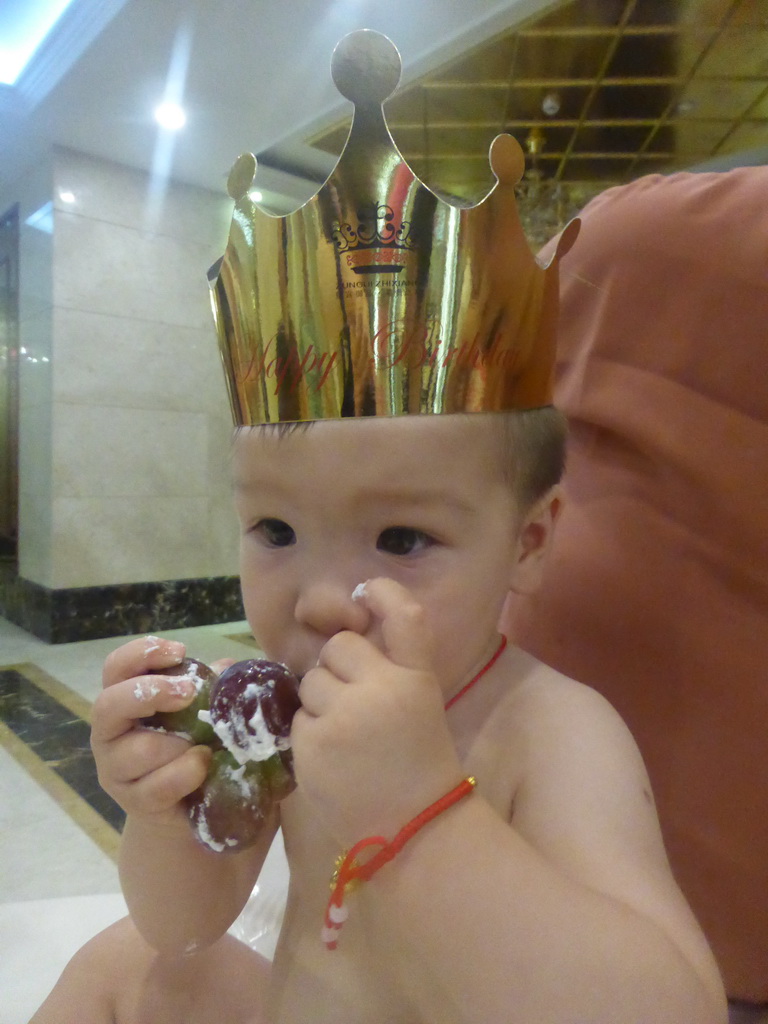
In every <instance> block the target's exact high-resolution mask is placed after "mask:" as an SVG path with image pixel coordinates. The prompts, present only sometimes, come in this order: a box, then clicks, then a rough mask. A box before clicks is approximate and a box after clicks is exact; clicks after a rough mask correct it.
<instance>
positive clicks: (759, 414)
mask: <svg viewBox="0 0 768 1024" xmlns="http://www.w3.org/2000/svg"><path fill="white" fill-rule="evenodd" d="M561 294H562V305H561V313H560V332H561V333H560V356H559V362H558V369H557V386H556V402H557V404H558V405H559V406H560V407H561V408H562V409H563V410H564V411H565V412H566V413H567V415H568V417H569V419H570V422H571V429H572V436H571V440H570V450H569V463H568V471H567V482H566V489H567V495H568V503H567V505H566V508H565V511H564V513H563V515H562V519H561V522H560V524H559V526H558V529H557V532H556V537H555V546H554V551H553V557H552V561H551V563H550V566H549V569H548V573H547V577H546V582H545V586H544V588H543V590H542V592H541V593H540V594H539V595H537V596H536V597H535V598H532V599H515V601H514V602H513V603H512V605H511V608H510V620H509V632H510V635H511V637H512V638H513V639H514V640H515V641H516V642H517V643H519V644H520V645H521V646H522V647H524V648H527V649H528V650H530V651H531V652H532V653H534V654H535V655H537V656H538V657H539V658H541V659H542V660H543V661H545V662H548V663H550V664H552V665H554V666H555V667H556V668H558V669H560V670H561V671H563V672H565V673H566V674H568V675H570V676H573V677H575V678H576V679H579V680H581V681H583V682H585V683H587V684H589V685H591V686H593V687H595V688H596V689H597V690H599V691H600V692H601V693H603V694H604V695H605V696H606V697H607V698H608V699H609V700H610V701H611V703H612V704H613V705H614V706H615V707H616V708H617V709H618V711H619V712H620V713H621V714H622V716H623V717H624V719H625V720H626V722H627V723H628V725H629V726H630V728H631V729H632V731H633V732H634V735H635V737H636V739H637V741H638V743H639V745H640V748H641V750H642V753H643V755H644V757H645V761H646V764H647V766H648V769H649V771H650V774H651V779H652V782H653V786H654V793H655V796H656V801H657V804H658V809H659V814H660V817H661V822H662V827H663V831H664V836H665V840H666V843H667V849H668V852H669V855H670V858H671V861H672V865H673V868H674V871H675V874H676V876H677V878H678V881H679V882H680V884H681V886H682V888H683V890H684V891H685V893H686V895H687V897H688V899H689V901H690V902H691V904H692V906H693V908H694V910H695V912H696V914H697V916H698V918H699V920H700V922H701V924H702V926H703V927H704V930H705V931H706V934H707V936H708V938H709V940H710V942H711V944H712V946H713V949H714V951H715V954H716V956H717V958H718V960H719V963H720V966H721V969H722V971H723V973H724V976H725V979H726V984H727V988H728V993H729V995H730V996H731V997H733V998H741V999H747V1000H751V1001H755V1002H759V1001H768V168H763V167H750V168H740V169H737V170H733V171H730V172H727V173H718V174H714V173H706V174H689V173H682V174H674V175H671V176H669V177H662V176H658V175H653V176H649V177H646V178H643V179H640V180H639V181H636V182H634V183H632V184H630V185H627V186H623V187H620V188H615V189H611V190H609V191H608V192H606V193H604V194H603V195H601V196H599V197H598V198H597V199H596V200H594V201H593V202H592V203H591V204H590V205H589V206H588V207H587V208H586V210H585V212H584V216H583V228H582V232H581V235H580V237H579V239H578V241H577V242H576V245H575V246H574V248H573V250H572V251H571V253H570V254H569V255H568V256H567V257H566V259H565V260H564V261H563V264H562V267H561Z"/></svg>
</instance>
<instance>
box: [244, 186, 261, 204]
mask: <svg viewBox="0 0 768 1024" xmlns="http://www.w3.org/2000/svg"><path fill="white" fill-rule="evenodd" d="M248 198H249V199H250V200H251V201H252V202H254V203H260V202H261V200H262V199H263V198H264V196H263V195H262V193H261V192H259V190H258V189H255V188H253V189H251V191H250V192H249V193H248Z"/></svg>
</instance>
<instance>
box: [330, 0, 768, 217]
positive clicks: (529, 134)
mask: <svg viewBox="0 0 768 1024" xmlns="http://www.w3.org/2000/svg"><path fill="white" fill-rule="evenodd" d="M387 117H388V120H389V123H390V127H391V129H392V134H393V135H394V137H395V140H396V142H397V144H398V146H399V147H400V149H401V150H402V152H403V155H404V156H405V157H406V159H407V160H408V161H409V163H411V165H412V166H413V168H414V170H415V171H416V172H417V173H418V174H419V175H420V176H421V177H422V178H424V180H425V181H426V182H427V184H430V185H432V186H433V187H435V188H439V189H442V190H443V191H445V192H448V193H453V194H455V195H458V196H462V197H464V198H468V199H473V200H474V199H477V198H479V196H480V195H482V194H483V193H484V192H485V191H486V190H487V189H488V187H489V186H490V185H491V184H492V177H491V174H490V170H489V167H488V158H487V153H488V147H489V145H490V143H491V141H492V139H493V138H494V137H495V136H496V135H497V134H498V133H499V132H501V131H508V132H511V133H512V134H513V135H515V136H516V137H517V139H518V140H519V141H520V143H521V145H522V146H523V147H524V148H525V149H527V151H528V153H529V160H528V164H529V169H531V170H532V173H533V178H532V181H533V184H534V185H537V183H538V182H541V181H544V182H550V183H565V184H568V185H569V187H571V189H572V190H574V189H575V191H576V192H578V190H579V188H581V189H582V190H583V192H584V194H587V195H588V193H589V191H590V188H591V190H592V192H593V193H594V192H595V191H598V190H599V189H600V188H603V187H605V186H606V185H609V184H611V183H614V182H616V183H618V182H622V181H628V180H631V179H633V178H636V177H639V176H640V175H642V174H646V173H649V172H651V171H666V172H668V171H672V170H675V169H679V168H685V167H689V166H692V165H695V164H699V163H702V162H704V161H706V160H708V159H710V158H713V157H723V156H724V155H727V154H735V153H738V152H740V151H741V150H744V149H753V148H757V147H762V146H767V147H768V0H570V2H567V3H559V4H556V5H554V6H553V7H551V8H550V9H548V10H547V12H546V13H545V14H544V15H543V16H542V17H540V18H538V19H535V20H532V21H528V22H526V23H524V24H522V25H518V26H515V27H514V28H510V29H509V30H508V31H507V32H505V33H504V34H503V35H502V36H500V37H498V38H496V39H493V40H491V41H490V42H487V43H485V44H483V45H482V46H480V47H478V48H477V49H475V50H473V51H471V52H470V53H467V54H465V55H463V56H462V57H461V58H460V59H458V60H456V61H454V62H452V63H451V64H449V65H447V66H445V67H443V68H440V69H438V70H437V71H433V72H431V73H430V74H428V75H426V76H424V77H423V78H421V79H420V80H418V81H416V82H412V83H410V84H409V85H408V86H407V87H406V88H405V89H403V91H402V92H401V93H400V94H398V95H397V96H396V97H395V98H394V100H392V101H391V102H390V103H389V104H388V105H387ZM347 130H348V123H345V124H343V125H336V126H333V127H331V128H329V129H328V130H327V131H325V132H323V133H322V134H321V135H319V136H317V137H316V138H314V139H312V140H310V141H311V142H312V143H313V144H314V145H316V146H318V147H319V148H321V149H323V150H326V151H329V152H333V153H339V152H340V151H341V148H342V146H343V144H344V140H345V138H346V134H347Z"/></svg>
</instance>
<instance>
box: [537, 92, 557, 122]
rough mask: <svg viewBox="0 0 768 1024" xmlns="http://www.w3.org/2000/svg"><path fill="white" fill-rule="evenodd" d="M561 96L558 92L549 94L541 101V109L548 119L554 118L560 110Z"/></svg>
mask: <svg viewBox="0 0 768 1024" xmlns="http://www.w3.org/2000/svg"><path fill="white" fill-rule="evenodd" d="M560 104H561V100H560V95H559V93H556V92H548V93H547V95H546V96H545V97H544V99H543V100H542V101H541V109H542V110H543V111H544V113H545V114H546V115H547V117H554V116H555V114H556V113H558V111H559V110H560Z"/></svg>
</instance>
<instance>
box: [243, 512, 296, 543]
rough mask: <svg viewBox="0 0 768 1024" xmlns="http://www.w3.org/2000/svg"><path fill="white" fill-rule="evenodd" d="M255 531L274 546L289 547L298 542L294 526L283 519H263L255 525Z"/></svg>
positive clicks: (265, 541)
mask: <svg viewBox="0 0 768 1024" xmlns="http://www.w3.org/2000/svg"><path fill="white" fill-rule="evenodd" d="M253 532H254V533H256V534H257V535H258V536H259V537H260V538H261V539H262V540H263V541H264V543H265V544H268V545H269V546H270V547H272V548H287V547H289V546H290V545H291V544H295V543H296V534H295V532H294V530H293V527H292V526H289V525H288V523H284V522H283V520H282V519H261V520H259V522H258V523H256V525H255V526H254V527H253Z"/></svg>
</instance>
